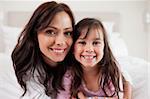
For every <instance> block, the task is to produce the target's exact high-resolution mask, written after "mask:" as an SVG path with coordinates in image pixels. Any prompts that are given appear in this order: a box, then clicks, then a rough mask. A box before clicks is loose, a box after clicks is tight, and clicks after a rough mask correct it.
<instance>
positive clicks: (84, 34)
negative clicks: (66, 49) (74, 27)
mask: <svg viewBox="0 0 150 99" xmlns="http://www.w3.org/2000/svg"><path fill="white" fill-rule="evenodd" d="M79 38H83V39H86V38H93V39H94V38H100V39H103V32H102V30H101V29H100V28H99V29H98V28H94V29H90V30H88V29H86V28H85V29H83V30H82V31H81V32H80V37H79Z"/></svg>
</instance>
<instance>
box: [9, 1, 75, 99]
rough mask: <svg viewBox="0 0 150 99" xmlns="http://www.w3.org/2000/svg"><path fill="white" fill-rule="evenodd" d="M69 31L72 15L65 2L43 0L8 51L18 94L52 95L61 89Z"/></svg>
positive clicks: (71, 33)
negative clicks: (10, 52)
mask: <svg viewBox="0 0 150 99" xmlns="http://www.w3.org/2000/svg"><path fill="white" fill-rule="evenodd" d="M73 30H74V18H73V14H72V11H71V10H70V8H69V7H68V6H67V5H66V4H63V3H56V2H54V1H52V2H46V3H43V4H41V5H40V6H39V7H38V8H37V9H36V10H35V11H34V13H33V15H32V17H31V19H30V20H29V22H28V23H27V25H26V26H25V28H24V30H23V31H22V33H21V35H20V37H19V39H18V43H17V45H16V47H15V49H14V50H13V52H12V61H13V66H14V69H15V74H16V76H17V80H18V82H19V84H20V86H21V87H22V88H23V90H24V93H23V95H22V96H24V95H28V96H30V98H34V99H35V98H38V99H39V98H42V99H45V98H49V96H50V97H51V98H55V97H56V94H57V92H58V90H63V86H62V77H63V75H64V73H65V72H66V70H67V66H69V64H71V63H68V61H67V60H68V59H69V58H70V57H71V56H70V53H69V50H70V48H71V45H72V43H73V38H72V37H73V35H74V34H73ZM68 53H69V54H68Z"/></svg>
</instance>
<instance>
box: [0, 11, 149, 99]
mask: <svg viewBox="0 0 150 99" xmlns="http://www.w3.org/2000/svg"><path fill="white" fill-rule="evenodd" d="M79 13H81V12H78V13H77V14H79ZM5 14H7V15H4V16H6V18H7V21H5V22H6V23H7V24H6V23H5V24H2V22H0V23H1V24H0V42H1V45H0V97H1V98H5V99H17V97H19V96H20V94H21V92H22V89H21V88H20V86H19V85H18V83H17V79H16V77H15V73H14V70H13V67H12V61H11V58H10V55H11V52H12V50H13V48H14V46H15V44H16V42H17V38H18V36H19V33H20V32H21V30H22V29H23V26H24V25H25V22H26V21H27V20H28V19H29V17H30V16H31V12H22V11H8V12H7V13H5ZM86 14H87V13H83V12H82V16H83V15H84V16H87V15H86ZM22 15H23V16H24V17H21V16H22ZM102 15H103V17H107V18H106V19H104V20H103V24H104V26H105V28H106V30H107V32H108V36H109V40H110V41H109V42H110V45H111V48H112V51H113V53H114V55H115V57H116V58H117V60H118V61H119V63H120V65H121V66H122V68H123V70H126V71H127V72H128V74H129V75H130V76H131V79H132V86H133V96H132V98H133V99H148V94H149V93H148V90H149V89H150V86H149V85H148V82H149V80H150V76H148V75H150V74H149V72H148V71H150V68H148V66H149V65H150V63H148V62H147V61H146V60H144V59H141V58H138V57H133V56H130V55H129V53H128V49H127V46H126V43H125V41H124V39H123V38H122V37H121V35H120V33H119V32H118V31H117V30H119V29H118V28H119V27H117V26H118V22H119V21H118V19H119V18H117V19H116V18H115V17H120V16H119V14H117V13H107V14H106V13H101V16H102ZM16 16H17V17H16ZM108 16H109V17H110V18H109V17H108ZM18 17H19V18H18ZM93 17H94V16H93ZM112 17H113V18H112ZM20 18H23V19H20ZM80 18H82V17H79V18H77V20H79V19H80ZM114 18H115V19H114ZM8 19H9V20H8ZM11 19H13V20H11ZM5 20H6V19H5ZM15 20H16V21H15ZM18 20H19V21H18ZM112 20H113V21H112ZM16 22H17V24H16ZM114 24H116V25H115V27H114ZM114 28H115V30H116V31H117V32H114ZM116 45H117V46H116ZM27 99H28V98H27Z"/></svg>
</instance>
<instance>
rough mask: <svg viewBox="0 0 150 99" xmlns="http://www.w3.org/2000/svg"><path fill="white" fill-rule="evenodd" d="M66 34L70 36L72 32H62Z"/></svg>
mask: <svg viewBox="0 0 150 99" xmlns="http://www.w3.org/2000/svg"><path fill="white" fill-rule="evenodd" d="M64 34H65V35H66V36H72V32H65V33H64Z"/></svg>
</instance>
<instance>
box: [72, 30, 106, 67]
mask: <svg viewBox="0 0 150 99" xmlns="http://www.w3.org/2000/svg"><path fill="white" fill-rule="evenodd" d="M81 32H82V33H80V36H79V38H78V39H77V41H76V42H75V46H74V56H75V58H76V60H77V61H78V62H80V63H81V64H82V66H83V68H92V67H94V66H96V65H97V63H98V62H100V61H101V59H102V57H103V55H104V52H103V51H104V40H103V33H102V31H101V30H100V29H91V30H90V31H89V33H88V34H86V29H85V30H83V31H81ZM86 35H87V36H86ZM85 36H86V37H85Z"/></svg>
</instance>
